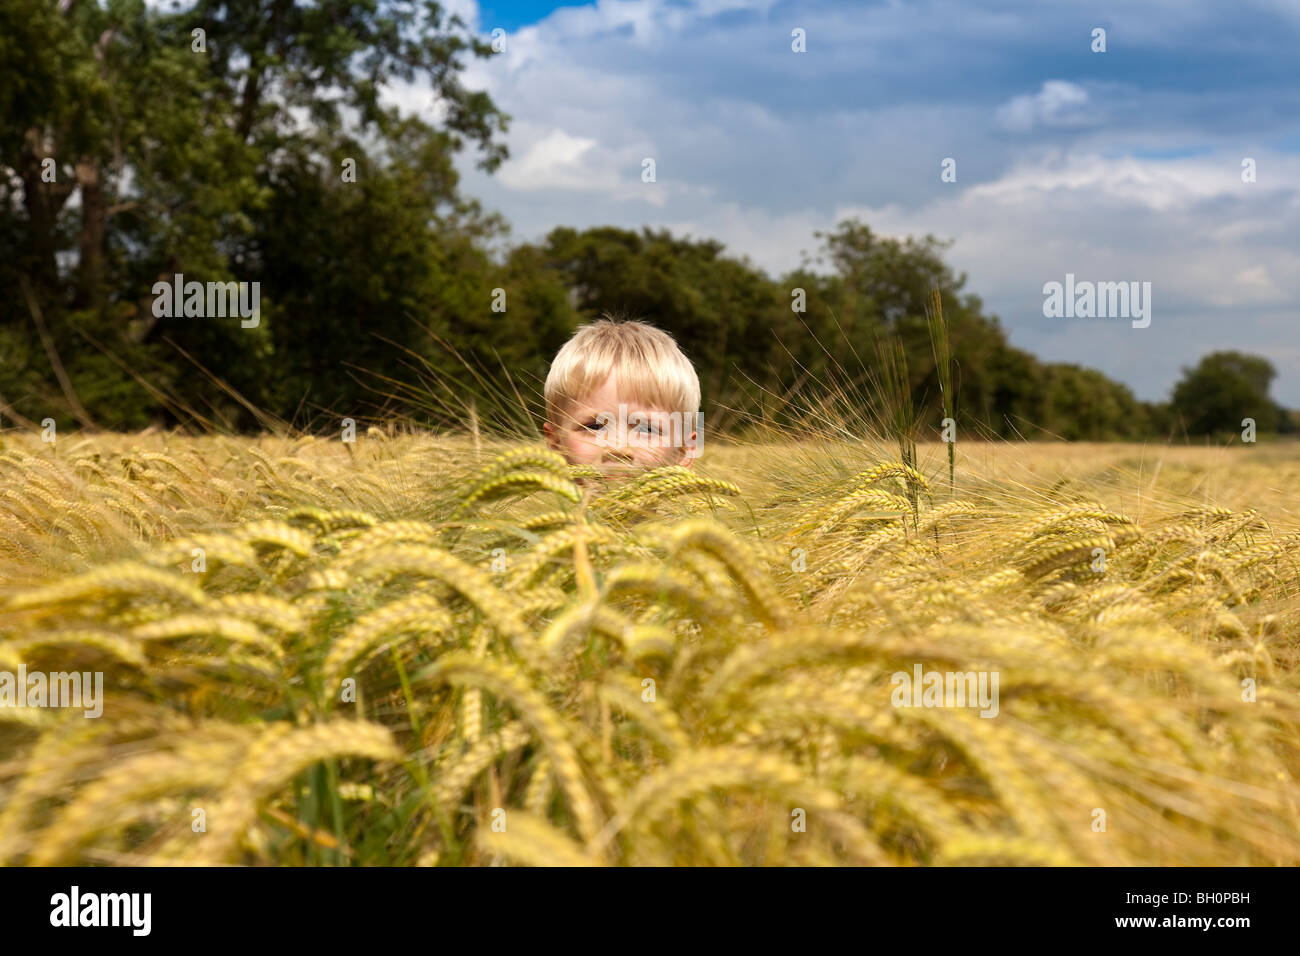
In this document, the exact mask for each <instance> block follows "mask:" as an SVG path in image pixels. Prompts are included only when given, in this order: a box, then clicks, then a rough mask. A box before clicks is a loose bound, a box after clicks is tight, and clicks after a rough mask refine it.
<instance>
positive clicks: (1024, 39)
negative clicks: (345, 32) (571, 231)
mask: <svg viewBox="0 0 1300 956" xmlns="http://www.w3.org/2000/svg"><path fill="white" fill-rule="evenodd" d="M445 5H446V6H447V7H449V8H450V9H452V10H455V11H457V12H459V13H460V14H461V15H462V17H463V18H464V19H465V20H466V22H467V23H469V24H470V25H471V27H472V28H473V29H475V30H476V31H478V32H480V33H482V34H483V35H484V36H485V37H487V36H488V35H489V34H490V33H491V31H492V30H493V29H494V28H495V27H500V28H501V29H503V30H505V31H506V49H505V51H504V52H502V53H500V54H497V55H496V56H494V57H492V58H491V59H490V60H486V61H483V60H480V61H474V62H467V70H466V73H465V82H466V83H467V85H469V86H470V87H471V88H478V89H485V90H487V91H488V92H489V93H490V94H491V95H492V97H493V99H494V100H495V101H496V103H497V104H498V105H499V106H500V107H501V108H502V109H504V110H505V111H506V112H508V113H510V114H511V115H512V116H513V121H512V124H511V129H510V132H509V133H508V134H507V137H506V140H507V142H508V143H509V145H510V148H511V159H510V160H509V161H507V162H506V163H505V164H504V165H503V166H502V167H501V169H500V170H499V171H498V172H497V173H496V174H494V175H490V176H489V175H486V174H483V173H481V172H479V171H477V170H475V169H474V161H475V158H476V157H475V156H474V155H473V154H466V155H464V156H462V157H461V158H460V160H459V162H458V165H459V168H460V169H461V172H462V177H463V179H462V186H463V188H464V190H465V191H466V192H467V193H469V194H470V195H473V196H476V197H478V198H479V199H481V200H482V201H483V203H484V204H485V206H487V207H488V208H490V209H495V210H498V211H500V212H501V213H502V214H503V215H504V216H505V217H506V218H507V219H508V220H509V221H510V223H511V224H512V226H513V227H514V234H513V236H512V239H513V240H515V241H522V240H535V239H539V238H540V237H542V236H543V235H545V233H546V232H547V231H549V230H550V229H551V228H553V227H554V226H557V225H569V226H574V227H577V228H584V227H586V226H593V225H606V224H608V225H617V226H623V227H625V228H634V229H639V228H640V227H641V226H643V225H648V226H653V227H656V228H659V227H666V228H670V229H672V230H673V231H674V232H675V233H677V234H679V235H690V236H694V237H697V238H703V237H711V238H716V239H718V240H721V241H722V242H724V243H726V245H727V248H728V251H729V252H730V253H731V254H733V255H736V256H741V255H747V256H749V257H750V258H751V259H752V260H753V262H754V263H755V264H757V265H759V266H761V267H762V268H764V269H766V270H767V271H768V272H769V274H771V275H773V276H778V275H780V274H781V273H782V272H784V271H785V270H788V269H790V268H793V267H795V266H796V265H798V264H799V262H800V253H801V251H802V250H808V251H809V252H811V251H813V250H814V249H815V247H816V240H815V239H814V236H813V233H814V231H816V230H826V229H830V228H833V227H834V225H835V223H837V222H839V221H840V220H842V219H844V218H847V217H849V216H856V217H858V218H860V219H861V220H862V221H864V222H866V223H867V224H868V225H870V226H871V227H872V228H873V229H875V230H877V231H879V232H883V233H886V234H890V235H898V236H903V235H908V234H915V235H921V234H925V233H933V234H935V235H937V236H940V237H944V238H951V239H953V240H955V243H954V245H953V247H952V248H951V250H950V251H949V254H948V257H949V261H950V262H951V263H952V264H953V265H954V267H955V268H956V269H957V270H958V271H965V272H966V273H967V274H968V277H969V279H968V283H967V286H966V291H968V292H973V293H975V294H977V295H979V296H980V297H981V298H982V299H983V300H984V303H985V306H986V310H987V311H988V312H990V313H993V314H996V315H998V316H999V317H1000V319H1001V320H1002V323H1003V325H1004V326H1005V327H1006V328H1007V329H1008V330H1009V332H1010V337H1011V341H1012V342H1013V343H1014V344H1016V345H1018V346H1020V347H1022V348H1026V349H1028V350H1030V351H1032V352H1034V353H1035V354H1038V355H1039V356H1041V357H1043V358H1044V359H1047V360H1049V361H1073V362H1079V363H1082V364H1085V365H1090V366H1093V367H1096V368H1099V369H1102V370H1103V371H1105V372H1106V373H1107V374H1109V375H1112V376H1113V377H1115V378H1118V379H1120V380H1121V381H1124V382H1126V383H1128V384H1129V385H1130V386H1131V387H1132V388H1133V389H1134V391H1135V392H1137V394H1138V395H1139V396H1140V397H1142V398H1147V399H1157V398H1163V397H1165V396H1166V395H1167V393H1168V391H1169V389H1170V387H1171V386H1172V384H1173V382H1174V381H1175V380H1176V379H1177V377H1178V375H1179V373H1180V369H1181V367H1182V366H1185V365H1189V364H1193V363H1195V361H1196V360H1197V359H1198V358H1199V357H1200V356H1201V355H1203V354H1204V353H1206V352H1209V351H1213V350H1215V349H1224V348H1235V349H1241V350H1244V351H1250V352H1255V353H1259V354H1263V355H1266V356H1267V357H1269V358H1270V359H1271V360H1272V361H1273V363H1274V365H1275V366H1276V367H1277V369H1278V373H1279V376H1278V380H1277V381H1276V382H1275V383H1274V390H1273V391H1274V395H1275V397H1277V398H1278V399H1279V400H1281V401H1283V402H1284V403H1286V404H1288V405H1290V406H1293V407H1300V307H1298V306H1297V303H1300V57H1297V55H1296V52H1295V51H1296V49H1297V47H1298V46H1300V0H1241V2H1233V3H1227V2H1223V0H1218V2H1206V0H1123V2H1116V3H1106V2H1103V3H1096V2H1093V3H1076V2H1071V0H1060V2H1043V0H1007V2H1001V3H988V2H984V0H959V2H940V0H935V2H907V3H904V2H897V0H894V2H822V3H803V2H800V3H795V2H773V0H673V2H668V0H599V2H598V3H591V4H585V5H580V4H569V5H565V6H558V5H556V4H547V3H532V2H513V3H512V2H503V0H484V2H483V3H482V4H479V3H476V2H475V0H451V2H449V3H446V4H445ZM796 27H797V28H801V29H803V30H804V31H806V36H807V52H805V53H794V52H792V50H791V31H792V30H793V29H795V28H796ZM1095 28H1103V29H1105V30H1106V47H1107V48H1106V52H1104V53H1094V52H1092V50H1091V49H1090V47H1091V44H1092V31H1093V30H1094V29H1095ZM393 96H394V99H395V100H397V101H398V102H401V103H403V104H404V105H406V106H407V107H408V108H410V109H412V110H415V111H419V112H422V113H424V114H426V115H428V116H429V117H430V118H431V119H432V118H436V113H435V112H434V111H433V110H431V108H430V106H429V94H428V92H427V91H423V90H419V89H401V90H394V91H393ZM647 156H650V157H654V158H655V161H656V166H657V180H658V181H657V182H655V183H653V184H646V183H642V182H641V179H640V172H641V160H642V159H643V158H644V157H647ZM1247 157H1249V158H1251V159H1254V160H1255V164H1256V181H1255V182H1253V183H1245V182H1243V181H1242V171H1241V164H1242V160H1243V159H1245V158H1247ZM945 158H953V159H955V160H956V166H957V181H956V182H951V183H945V182H941V180H940V167H941V163H942V161H943V160H944V159H945ZM1067 273H1073V274H1074V275H1075V276H1076V278H1077V279H1079V280H1093V281H1107V282H1114V281H1139V282H1143V281H1145V282H1151V284H1152V321H1151V324H1150V326H1149V327H1147V328H1140V329H1139V328H1133V327H1132V326H1131V324H1130V323H1129V322H1127V321H1123V320H1113V319H1112V320H1107V319H1052V318H1046V317H1044V315H1043V299H1044V296H1043V292H1042V288H1043V285H1044V283H1047V282H1052V281H1057V282H1059V281H1063V280H1064V277H1065V275H1066V274H1067Z"/></svg>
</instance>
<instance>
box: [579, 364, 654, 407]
mask: <svg viewBox="0 0 1300 956" xmlns="http://www.w3.org/2000/svg"><path fill="white" fill-rule="evenodd" d="M620 405H625V406H627V411H628V412H636V411H652V410H655V409H658V408H659V403H658V402H657V401H656V400H655V399H654V398H652V397H650V396H647V395H644V394H641V393H640V391H639V390H637V389H634V388H629V387H627V386H625V385H621V384H620V383H619V381H618V378H617V376H615V375H612V374H611V375H610V376H609V377H608V378H607V379H605V381H604V382H601V383H600V384H598V385H596V386H594V387H592V388H589V389H587V390H585V391H583V392H581V393H580V394H577V395H574V396H573V400H572V408H574V409H582V410H584V411H595V412H609V413H610V414H611V415H615V414H617V413H618V410H619V406H620Z"/></svg>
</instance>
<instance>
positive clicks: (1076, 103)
mask: <svg viewBox="0 0 1300 956" xmlns="http://www.w3.org/2000/svg"><path fill="white" fill-rule="evenodd" d="M1087 104H1088V91H1087V90H1085V89H1084V88H1083V87H1082V86H1079V85H1077V84H1075V83H1070V82H1068V81H1066V80H1047V81H1046V82H1044V83H1043V86H1042V89H1040V90H1039V91H1038V92H1037V93H1034V94H1026V95H1022V96H1016V97H1013V98H1012V99H1010V100H1008V101H1007V102H1006V103H1003V104H1002V105H1001V106H999V107H998V111H997V120H998V122H999V123H1000V124H1001V125H1002V126H1003V127H1004V128H1005V129H1009V130H1014V131H1016V132H1028V131H1029V130H1031V129H1033V128H1034V127H1035V126H1072V125H1081V124H1084V123H1088V122H1091V121H1092V120H1091V119H1090V118H1089V116H1088V115H1087V114H1086V113H1085V112H1084V110H1083V107H1085V106H1086V105H1087Z"/></svg>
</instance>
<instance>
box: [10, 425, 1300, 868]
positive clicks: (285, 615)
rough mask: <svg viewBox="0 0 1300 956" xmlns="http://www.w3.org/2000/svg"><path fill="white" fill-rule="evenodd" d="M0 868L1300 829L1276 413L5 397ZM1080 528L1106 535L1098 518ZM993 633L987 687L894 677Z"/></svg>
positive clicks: (919, 855)
mask: <svg viewBox="0 0 1300 956" xmlns="http://www.w3.org/2000/svg"><path fill="white" fill-rule="evenodd" d="M0 476H2V477H0V498H3V503H2V504H0V524H2V525H3V527H2V528H0V671H3V670H8V671H15V670H16V669H17V668H18V667H19V666H20V665H21V666H24V667H25V668H26V669H27V670H28V671H38V670H39V671H44V672H55V671H71V670H77V671H83V672H92V671H93V672H102V673H103V675H104V693H105V697H104V701H103V715H102V717H100V718H98V719H88V718H86V717H84V716H83V715H82V713H81V712H80V711H77V710H64V709H54V708H44V709H41V708H31V707H0V862H3V863H4V864H6V865H56V864H107V865H140V864H144V865H168V864H254V865H398V866H406V865H421V866H428V865H441V866H452V865H490V864H508V865H519V864H522V865H594V866H599V865H609V866H617V865H723V866H726V865H857V864H884V865H969V864H975V865H988V864H994V865H1058V864H1059V865H1131V864H1156V865H1290V866H1294V865H1297V864H1300V806H1298V801H1297V789H1296V784H1295V780H1296V775H1297V772H1300V736H1298V734H1297V731H1298V730H1300V679H1298V678H1297V664H1298V661H1297V633H1298V630H1300V628H1298V625H1300V513H1298V512H1297V508H1298V496H1297V495H1296V489H1297V488H1298V487H1300V448H1297V447H1296V446H1294V445H1292V446H1286V445H1281V444H1278V445H1259V446H1256V447H1249V448H1245V447H1237V448H1233V449H1195V448H1185V447H1184V448H1169V447H1145V448H1144V447H1141V446H1121V445H1094V446H1088V445H1011V444H988V445H975V444H971V445H960V446H958V451H957V456H956V467H955V469H954V471H953V473H952V475H951V480H950V473H949V470H948V461H947V449H946V448H944V447H943V446H922V448H921V449H920V453H919V456H918V458H917V459H916V467H915V468H913V467H909V466H907V465H904V464H902V463H900V462H899V461H898V451H897V449H896V448H895V449H893V450H892V451H891V448H890V447H889V446H886V445H883V444H881V445H874V444H871V443H860V442H843V443H833V442H828V441H820V440H819V441H808V442H795V441H786V442H784V443H782V444H780V445H765V444H751V445H741V444H733V445H726V444H721V443H715V444H713V445H711V446H710V447H708V448H707V449H706V452H705V455H704V457H703V459H702V460H701V461H700V462H699V463H698V464H697V466H696V467H695V468H693V469H690V470H686V469H680V468H669V469H662V470H660V471H657V472H651V473H649V474H647V475H645V476H643V477H641V478H638V479H635V480H632V481H627V482H622V483H617V484H614V485H611V486H608V487H606V486H605V485H604V484H603V483H602V482H600V481H598V480H596V479H595V478H594V477H593V476H592V475H591V474H590V473H583V471H582V470H581V469H574V468H570V467H569V466H567V465H566V464H565V463H564V462H563V460H562V459H560V458H558V457H557V456H555V455H553V454H551V453H550V452H547V451H545V450H543V449H542V448H541V447H540V446H539V445H536V444H529V443H525V442H504V441H492V440H486V439H470V438H449V437H436V436H432V435H422V434H418V433H395V432H391V431H390V432H381V431H379V430H376V429H372V430H371V431H370V432H369V433H366V434H358V435H357V440H356V441H355V443H345V442H342V441H340V440H339V439H338V438H337V437H335V438H333V439H332V440H327V439H323V438H319V437H317V438H313V437H288V438H282V437H272V436H264V437H261V438H256V439H251V438H225V437H182V436H178V435H168V434H136V435H116V436H115V435H96V436H91V437H79V436H76V435H73V436H68V437H60V438H59V440H58V442H57V444H42V443H41V442H40V440H39V439H38V438H36V437H32V436H27V435H22V434H18V433H16V432H9V433H6V434H5V435H4V445H3V449H2V450H0ZM1098 555H1100V556H1101V557H1100V559H1099V558H1098ZM918 665H919V666H920V667H922V668H924V669H926V670H938V671H944V672H962V673H965V672H980V673H996V674H997V675H998V680H999V683H998V687H999V694H1000V703H999V708H998V712H997V714H996V716H993V717H992V718H985V717H981V716H980V713H979V712H978V711H977V710H975V709H972V708H969V707H960V706H939V707H927V706H920V707H917V706H896V705H895V701H894V700H893V696H892V695H893V690H894V685H893V682H892V680H891V677H892V675H896V674H898V673H900V672H902V673H905V674H911V673H913V672H914V668H915V667H917V666H918Z"/></svg>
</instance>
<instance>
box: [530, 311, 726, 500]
mask: <svg viewBox="0 0 1300 956" xmlns="http://www.w3.org/2000/svg"><path fill="white" fill-rule="evenodd" d="M545 397H546V425H545V432H546V443H547V444H548V445H549V446H550V447H551V448H553V449H555V450H556V451H558V452H559V453H560V454H562V455H563V456H564V457H565V459H567V460H568V462H569V464H571V465H592V466H594V467H595V468H597V469H598V470H599V471H600V472H601V473H602V474H603V475H605V476H606V477H618V476H622V475H626V474H628V473H629V472H635V471H640V470H643V469H648V468H659V467H662V466H664V465H683V466H686V467H690V465H691V464H692V463H693V462H694V461H695V458H696V457H697V456H698V455H699V453H700V444H701V439H702V433H703V430H704V423H703V420H702V416H701V415H700V380H699V378H698V377H697V376H696V374H695V368H694V367H693V366H692V365H691V363H690V360H688V359H687V358H686V356H685V355H683V354H682V353H681V350H680V349H679V348H678V347H677V343H676V342H674V341H673V338H672V336H670V335H669V334H668V333H667V332H664V331H662V330H661V329H657V328H655V327H654V326H652V325H648V324H647V323H645V322H637V321H617V320H613V319H610V318H608V317H606V318H602V319H601V320H599V321H597V322H593V323H591V324H590V325H584V326H583V327H582V328H580V329H578V331H577V332H575V333H574V335H573V338H571V339H569V341H568V342H566V343H565V344H564V347H563V348H561V349H560V351H559V352H558V353H557V354H556V356H555V360H554V361H553V362H552V363H551V370H550V372H549V373H548V374H547V376H546V389H545Z"/></svg>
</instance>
